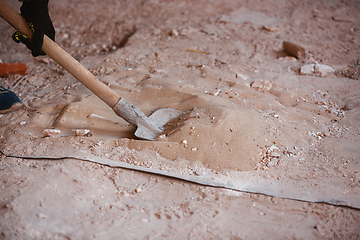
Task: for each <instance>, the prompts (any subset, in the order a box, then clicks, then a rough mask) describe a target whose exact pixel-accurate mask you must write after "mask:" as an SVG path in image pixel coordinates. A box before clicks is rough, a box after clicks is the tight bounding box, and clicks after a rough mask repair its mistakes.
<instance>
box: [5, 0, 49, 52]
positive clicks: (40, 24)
mask: <svg viewBox="0 0 360 240" xmlns="http://www.w3.org/2000/svg"><path fill="white" fill-rule="evenodd" d="M48 3H49V0H24V1H23V5H22V6H21V8H20V11H21V15H22V16H23V17H24V18H25V20H26V21H27V23H28V25H29V28H30V29H31V31H32V32H33V36H32V40H31V41H30V39H29V37H28V36H26V35H25V34H22V33H20V32H19V31H17V32H15V33H14V34H13V36H12V38H13V40H14V41H15V42H17V43H19V42H22V43H23V44H25V45H26V47H27V48H28V49H30V50H31V53H32V55H33V56H34V57H37V56H39V55H46V54H45V53H44V52H43V51H41V48H42V45H43V42H44V34H46V35H47V36H48V37H49V38H51V39H52V40H53V41H55V29H54V26H53V24H52V21H51V19H50V16H49V10H48Z"/></svg>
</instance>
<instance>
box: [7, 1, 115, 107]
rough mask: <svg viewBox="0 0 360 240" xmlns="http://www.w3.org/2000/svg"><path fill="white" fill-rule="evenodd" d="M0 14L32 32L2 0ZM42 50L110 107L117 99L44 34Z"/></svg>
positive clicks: (18, 15) (30, 34) (109, 89)
mask: <svg viewBox="0 0 360 240" xmlns="http://www.w3.org/2000/svg"><path fill="white" fill-rule="evenodd" d="M0 15H1V17H2V18H3V19H4V20H5V21H7V22H8V23H10V25H12V26H13V27H14V28H15V29H17V30H18V31H19V32H21V33H24V34H26V35H28V36H29V37H30V38H31V36H32V32H31V30H30V29H29V27H28V25H27V23H26V20H25V19H24V18H23V17H22V16H21V15H20V14H19V13H17V12H16V11H15V10H14V9H12V8H11V7H10V6H9V5H8V4H7V3H5V2H4V1H3V0H0ZM42 50H43V51H44V52H45V53H46V54H47V55H48V56H49V57H51V58H52V59H53V60H54V61H55V62H57V63H58V64H59V65H60V66H61V67H63V68H64V69H65V70H66V71H68V72H69V73H70V74H71V75H72V76H74V77H75V78H76V79H77V80H78V81H80V82H81V83H82V84H84V85H85V86H86V87H87V88H88V89H89V90H90V91H92V92H93V93H94V94H95V95H96V96H98V97H99V98H100V99H101V100H103V101H104V102H105V103H106V104H107V105H109V106H110V107H111V108H113V107H114V106H115V105H116V103H117V102H118V101H119V99H120V96H118V95H117V94H116V93H115V92H113V91H112V90H111V88H109V87H108V86H107V85H105V84H104V83H102V82H101V81H99V80H98V79H97V78H96V77H95V76H94V75H93V74H92V73H91V72H90V71H89V70H87V69H86V68H85V67H84V66H83V65H81V64H80V63H79V62H78V61H76V60H75V59H74V58H73V57H72V56H70V54H68V53H67V52H66V51H65V50H64V49H62V48H61V47H60V46H59V45H57V44H56V43H55V42H54V41H52V40H51V39H50V38H49V37H48V36H46V35H45V36H44V43H43V46H42Z"/></svg>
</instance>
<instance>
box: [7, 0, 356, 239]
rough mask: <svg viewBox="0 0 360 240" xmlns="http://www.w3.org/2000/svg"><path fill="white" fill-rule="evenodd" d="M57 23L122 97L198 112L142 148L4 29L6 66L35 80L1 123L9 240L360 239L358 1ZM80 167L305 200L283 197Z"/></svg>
mask: <svg viewBox="0 0 360 240" xmlns="http://www.w3.org/2000/svg"><path fill="white" fill-rule="evenodd" d="M6 2H8V3H9V4H10V5H11V6H13V7H14V8H16V9H18V8H19V6H20V5H19V3H18V2H17V1H10V0H7V1H6ZM50 15H51V17H52V19H53V23H54V26H55V28H56V34H57V35H56V42H57V43H58V44H59V45H60V46H62V47H63V48H64V49H65V50H66V51H68V52H69V53H70V54H71V55H72V56H73V57H75V58H76V59H77V60H79V61H80V62H81V63H82V64H83V65H84V66H86V67H87V68H88V69H89V70H90V71H91V72H92V73H93V74H94V75H95V76H96V77H97V78H99V79H100V80H101V81H103V82H104V83H106V84H108V85H109V86H110V87H111V88H112V89H113V90H114V91H116V92H117V93H119V94H121V95H122V96H124V97H125V98H126V99H127V100H129V101H130V102H132V103H134V104H135V105H136V106H138V107H139V108H140V109H142V110H143V111H144V112H145V113H146V114H148V115H149V114H151V112H152V111H154V110H156V109H159V108H163V107H171V108H176V109H179V110H181V111H184V112H185V113H184V115H182V116H181V117H180V118H176V119H174V120H173V121H171V122H170V123H169V124H168V125H167V126H166V128H165V132H164V134H163V135H161V136H159V137H158V138H157V139H156V140H155V141H153V142H149V141H143V140H137V139H135V138H134V137H133V132H134V130H135V129H134V128H133V127H132V126H129V125H128V124H127V123H126V122H125V121H123V120H122V119H120V118H119V117H117V116H116V115H115V114H114V113H113V112H112V111H111V109H109V108H108V107H107V106H106V105H105V104H103V103H102V102H101V101H100V100H99V99H97V97H96V96H94V95H92V94H91V92H89V91H88V90H87V89H86V88H85V87H84V86H82V85H81V84H80V83H78V82H77V81H76V79H74V78H73V77H72V76H70V75H69V74H68V73H66V71H65V70H63V69H61V67H59V66H58V65H57V64H56V63H55V62H54V61H53V60H51V59H49V58H47V57H39V58H35V59H34V58H32V56H31V54H30V53H29V52H28V51H27V49H26V48H25V47H24V46H22V45H18V44H15V43H14V42H13V41H12V39H11V37H10V36H11V34H12V33H13V32H14V30H13V29H12V27H10V26H9V25H8V24H7V23H6V22H5V21H0V31H1V32H2V34H1V36H0V39H1V41H0V59H1V61H2V62H25V63H26V64H27V66H28V71H27V75H26V77H25V78H22V77H21V76H10V77H7V78H2V79H1V80H0V81H1V85H2V86H3V87H5V88H13V91H14V92H16V93H17V94H18V95H19V97H20V99H21V100H22V101H23V103H24V106H23V107H22V108H21V109H20V110H18V111H16V112H13V113H10V114H7V115H3V116H0V150H1V151H2V152H3V153H4V154H6V155H9V156H10V155H11V156H20V157H6V156H5V155H4V154H1V157H0V169H1V170H0V171H1V175H0V186H1V187H0V238H1V239H92V238H94V239H95V238H96V239H360V230H359V229H360V210H359V209H360V206H359V204H358V202H359V201H357V200H358V199H359V196H360V162H359V161H360V150H359V148H358V146H359V144H360V126H359V121H360V113H359V109H360V93H359V89H360V81H359V68H360V67H359V65H360V28H359V26H360V17H359V16H360V5H359V4H358V1H356V0H353V1H351V0H349V1H346V0H343V1H310V0H305V1H283V0H275V1H261V0H255V1H245V0H239V1H233V0H223V1H213V0H211V1H203V0H201V1H196V2H195V1H190V0H183V1H173V0H171V1H170V0H167V1H158V0H148V1H143V0H142V1H138V0H132V1H130V0H123V1H115V0H103V1H93V0H89V1H76V0H62V1H50ZM283 41H290V42H294V43H297V44H299V45H301V46H303V47H304V48H305V50H306V54H307V56H306V57H305V58H303V59H297V58H294V57H292V56H290V55H289V54H288V53H286V52H285V51H284V50H283V47H282V43H283ZM309 64H310V65H309ZM311 64H313V65H311ZM306 65H308V66H310V71H308V72H307V74H300V73H306V72H305V70H306V68H305V67H304V66H306ZM324 65H325V66H330V67H331V70H334V71H333V72H329V73H326V72H324V70H321V69H320V70H319V68H320V67H324ZM300 69H301V70H300ZM316 69H318V70H316ZM44 129H58V130H61V133H60V134H59V135H57V136H55V137H44ZM74 129H89V130H90V132H91V133H90V134H87V135H85V136H75V135H74V133H73V132H72V130H74ZM21 156H23V157H21ZM26 156H31V157H33V158H31V159H30V158H26ZM44 156H45V157H60V158H62V157H63V158H62V159H57V160H52V159H49V158H48V159H39V157H44ZM71 156H73V157H80V158H81V157H83V158H84V159H90V158H91V159H95V158H96V159H110V160H112V161H118V162H124V163H128V164H130V165H133V166H139V167H142V168H148V169H156V170H160V171H165V172H171V173H175V174H178V175H179V176H180V175H183V176H195V177H199V178H201V177H206V176H215V177H213V179H227V180H228V179H230V180H234V181H235V180H236V179H241V176H242V177H243V178H247V177H248V176H249V178H253V179H262V180H264V181H266V182H268V183H269V184H270V185H274V186H275V188H276V186H282V185H281V184H285V183H290V182H291V183H292V184H293V185H291V186H294V187H293V189H292V191H290V190H289V189H287V190H286V194H288V195H286V198H283V197H274V196H282V195H281V194H280V193H279V192H276V191H275V190H274V189H270V192H269V193H268V192H266V191H265V190H264V189H260V190H264V191H259V192H263V193H264V192H266V193H268V194H266V195H263V194H255V193H249V192H256V191H255V190H254V191H246V192H244V191H234V190H229V189H225V188H214V187H209V186H204V185H199V184H195V183H190V182H187V181H183V180H180V179H178V178H168V177H164V176H161V175H159V174H149V173H144V172H142V171H133V170H127V169H124V168H117V167H109V166H104V165H102V164H98V163H94V162H88V161H82V160H79V159H74V158H71ZM24 157H25V158H24ZM244 176H245V177H244ZM264 186H265V185H264ZM264 186H263V187H264ZM266 186H268V185H266ZM332 189H335V191H333V192H331V191H332ZM280 190H281V188H280ZM307 192H308V194H307ZM322 194H325V195H326V196H322ZM269 195H270V196H269ZM319 195H320V197H319ZM299 196H300V197H299ZM312 197H314V199H312ZM322 197H324V198H322ZM289 198H290V199H289ZM291 198H294V199H302V200H303V201H299V200H294V199H291ZM337 200H340V201H337ZM341 201H343V202H341ZM321 202H327V203H321ZM330 203H331V204H330ZM344 205H346V206H344Z"/></svg>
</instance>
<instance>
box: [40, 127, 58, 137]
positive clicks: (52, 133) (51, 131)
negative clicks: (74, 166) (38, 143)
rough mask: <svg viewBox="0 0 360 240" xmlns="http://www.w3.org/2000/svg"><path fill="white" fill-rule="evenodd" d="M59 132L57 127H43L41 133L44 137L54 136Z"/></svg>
mask: <svg viewBox="0 0 360 240" xmlns="http://www.w3.org/2000/svg"><path fill="white" fill-rule="evenodd" d="M60 133H61V131H60V130H58V129H44V131H43V134H44V136H45V137H55V136H57V135H59V134H60Z"/></svg>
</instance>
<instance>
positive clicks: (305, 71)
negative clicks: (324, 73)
mask: <svg viewBox="0 0 360 240" xmlns="http://www.w3.org/2000/svg"><path fill="white" fill-rule="evenodd" d="M314 72H315V64H306V65H304V66H302V67H301V68H300V74H301V75H311V74H313V73H314Z"/></svg>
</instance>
